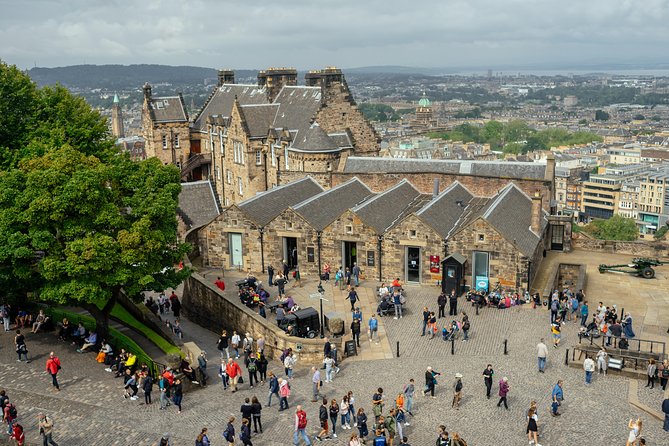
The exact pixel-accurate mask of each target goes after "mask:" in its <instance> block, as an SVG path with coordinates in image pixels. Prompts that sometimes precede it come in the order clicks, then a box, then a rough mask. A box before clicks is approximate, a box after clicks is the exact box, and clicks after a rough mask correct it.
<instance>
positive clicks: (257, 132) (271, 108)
mask: <svg viewBox="0 0 669 446" xmlns="http://www.w3.org/2000/svg"><path fill="white" fill-rule="evenodd" d="M239 109H240V113H241V114H242V118H243V119H244V120H245V121H246V127H247V128H248V131H249V137H250V138H266V137H267V135H268V134H269V129H270V127H271V126H272V122H274V118H275V116H276V112H277V110H278V109H279V106H278V105H276V104H251V105H242V106H240V107H239Z"/></svg>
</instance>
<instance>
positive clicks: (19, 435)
mask: <svg viewBox="0 0 669 446" xmlns="http://www.w3.org/2000/svg"><path fill="white" fill-rule="evenodd" d="M12 438H13V439H15V440H16V444H18V445H19V446H21V445H23V444H24V443H25V441H26V435H25V434H24V433H23V428H22V427H21V425H20V424H15V425H14V430H13V431H12Z"/></svg>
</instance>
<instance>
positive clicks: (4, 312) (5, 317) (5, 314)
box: [0, 304, 67, 332]
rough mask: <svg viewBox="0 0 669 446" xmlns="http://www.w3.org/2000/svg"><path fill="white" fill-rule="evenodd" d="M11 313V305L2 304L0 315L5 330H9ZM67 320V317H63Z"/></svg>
mask: <svg viewBox="0 0 669 446" xmlns="http://www.w3.org/2000/svg"><path fill="white" fill-rule="evenodd" d="M10 314H11V307H10V305H9V304H3V305H2V306H1V307H0V317H1V318H2V325H3V326H4V328H5V332H8V331H9V322H10V320H9V315H10ZM65 320H67V319H65Z"/></svg>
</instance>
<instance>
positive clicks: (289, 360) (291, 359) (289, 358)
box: [283, 352, 297, 379]
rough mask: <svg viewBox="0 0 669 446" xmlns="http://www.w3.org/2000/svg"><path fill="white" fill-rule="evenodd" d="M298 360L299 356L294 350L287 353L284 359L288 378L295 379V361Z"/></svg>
mask: <svg viewBox="0 0 669 446" xmlns="http://www.w3.org/2000/svg"><path fill="white" fill-rule="evenodd" d="M296 362H297V358H296V357H295V355H294V354H293V352H290V353H288V354H287V355H286V359H284V360H283V367H284V368H285V369H286V370H285V371H286V376H287V377H288V379H293V367H294V366H295V363H296Z"/></svg>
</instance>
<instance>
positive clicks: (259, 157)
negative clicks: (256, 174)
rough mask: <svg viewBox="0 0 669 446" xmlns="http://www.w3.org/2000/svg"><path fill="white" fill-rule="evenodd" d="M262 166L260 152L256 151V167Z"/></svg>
mask: <svg viewBox="0 0 669 446" xmlns="http://www.w3.org/2000/svg"><path fill="white" fill-rule="evenodd" d="M261 164H262V152H261V151H260V150H256V166H259V165H261Z"/></svg>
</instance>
